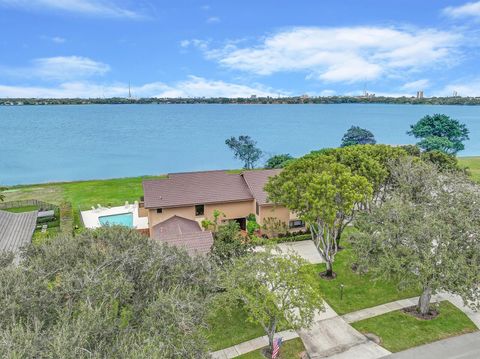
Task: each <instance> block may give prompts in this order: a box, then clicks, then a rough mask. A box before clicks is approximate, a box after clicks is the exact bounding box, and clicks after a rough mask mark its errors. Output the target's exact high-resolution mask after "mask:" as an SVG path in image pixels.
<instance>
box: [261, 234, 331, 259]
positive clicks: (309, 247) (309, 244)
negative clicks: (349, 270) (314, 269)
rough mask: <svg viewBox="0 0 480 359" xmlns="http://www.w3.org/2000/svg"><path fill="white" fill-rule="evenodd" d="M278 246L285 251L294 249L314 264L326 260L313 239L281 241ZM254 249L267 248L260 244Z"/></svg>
mask: <svg viewBox="0 0 480 359" xmlns="http://www.w3.org/2000/svg"><path fill="white" fill-rule="evenodd" d="M277 247H279V248H280V249H281V251H282V252H283V253H288V252H290V251H293V252H294V253H296V254H297V255H299V256H300V257H302V258H303V259H305V260H306V261H307V262H309V263H312V264H317V263H323V262H324V261H323V259H322V257H321V256H320V254H319V253H318V250H317V248H316V247H315V244H314V243H313V241H312V240H307V241H299V242H285V243H279V244H277ZM254 250H255V251H263V250H265V247H264V246H258V247H255V249H254Z"/></svg>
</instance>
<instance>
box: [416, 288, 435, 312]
mask: <svg viewBox="0 0 480 359" xmlns="http://www.w3.org/2000/svg"><path fill="white" fill-rule="evenodd" d="M431 298H432V289H431V288H430V287H426V288H424V289H423V293H422V295H421V296H420V298H419V299H418V310H419V312H420V314H422V315H426V314H428V311H429V309H430V299H431Z"/></svg>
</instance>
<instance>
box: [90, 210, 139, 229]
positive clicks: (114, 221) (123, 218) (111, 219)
mask: <svg viewBox="0 0 480 359" xmlns="http://www.w3.org/2000/svg"><path fill="white" fill-rule="evenodd" d="M98 220H99V222H100V224H101V225H102V226H124V227H129V228H132V227H133V214H132V213H122V214H114V215H111V216H101V217H98Z"/></svg>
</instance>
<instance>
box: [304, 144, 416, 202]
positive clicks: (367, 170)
mask: <svg viewBox="0 0 480 359" xmlns="http://www.w3.org/2000/svg"><path fill="white" fill-rule="evenodd" d="M310 155H313V156H315V155H324V156H330V157H332V158H334V160H335V161H336V162H338V163H341V164H343V165H345V166H346V167H348V168H349V169H350V171H351V172H352V173H353V174H355V175H359V176H363V177H365V178H366V179H367V180H368V181H369V182H370V184H371V185H372V188H373V199H374V200H378V199H380V197H382V196H384V195H385V193H386V189H387V188H388V186H389V185H390V182H391V173H390V168H391V165H392V163H396V162H398V161H399V160H400V159H401V158H404V157H406V156H407V152H406V151H405V150H404V149H403V148H400V147H393V146H389V145H354V146H348V147H342V148H327V149H322V150H320V151H314V152H312V153H311V154H310ZM310 155H307V156H310Z"/></svg>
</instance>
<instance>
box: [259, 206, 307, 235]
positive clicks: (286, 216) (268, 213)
mask: <svg viewBox="0 0 480 359" xmlns="http://www.w3.org/2000/svg"><path fill="white" fill-rule="evenodd" d="M268 217H274V218H277V219H279V220H281V221H282V222H284V223H285V224H286V225H287V226H288V225H289V223H290V221H291V220H294V219H298V216H297V215H296V214H295V213H293V212H290V211H289V210H288V209H287V208H286V207H284V206H280V205H271V204H268V205H263V206H260V215H258V216H257V221H258V223H259V224H260V225H263V221H264V219H265V218H268ZM301 229H302V228H291V229H290V230H291V231H298V230H301Z"/></svg>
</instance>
